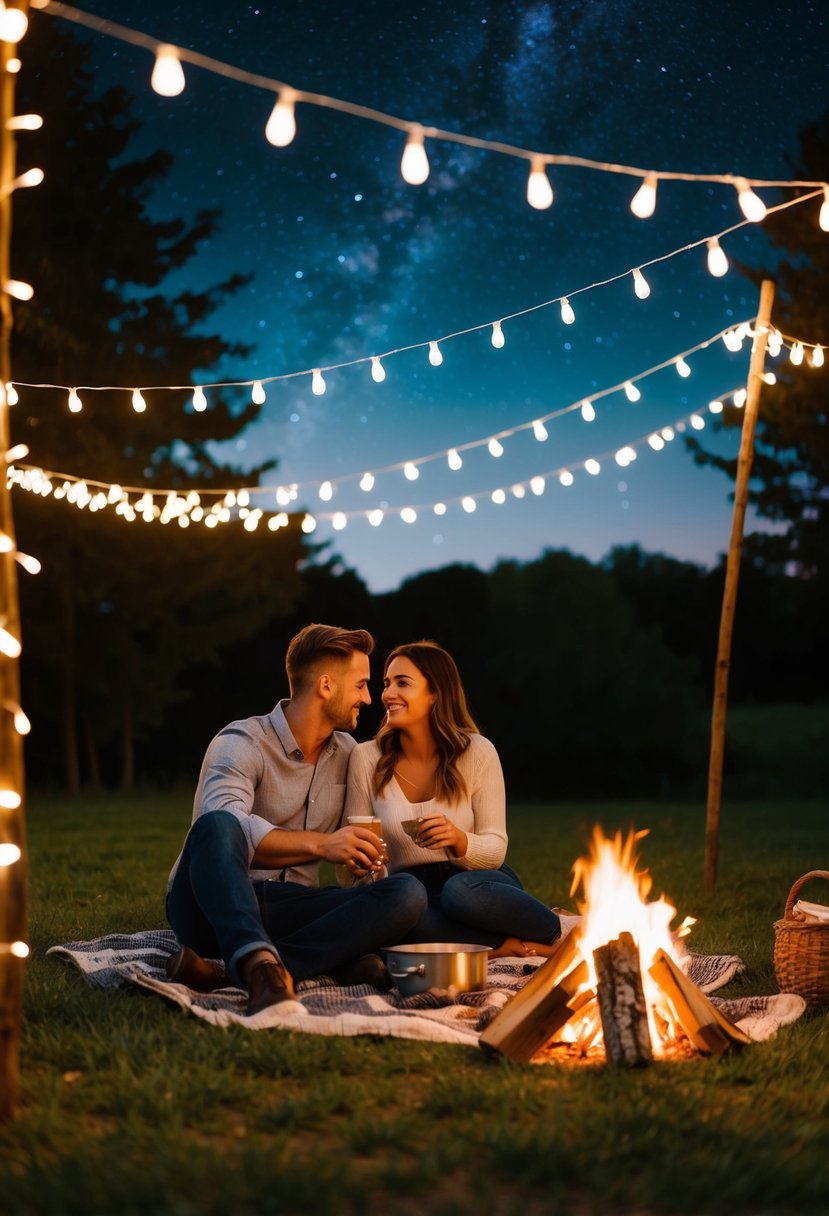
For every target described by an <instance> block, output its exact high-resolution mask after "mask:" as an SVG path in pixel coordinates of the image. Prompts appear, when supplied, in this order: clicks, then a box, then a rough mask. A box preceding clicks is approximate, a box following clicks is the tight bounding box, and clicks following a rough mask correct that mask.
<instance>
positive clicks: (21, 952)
mask: <svg viewBox="0 0 829 1216" xmlns="http://www.w3.org/2000/svg"><path fill="white" fill-rule="evenodd" d="M9 952H10V953H11V954H13V955H14V956H15V958H28V957H29V947H28V946H27V945H26V943H25V942H12V944H11V945H10V946H9Z"/></svg>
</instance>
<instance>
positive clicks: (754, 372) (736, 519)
mask: <svg viewBox="0 0 829 1216" xmlns="http://www.w3.org/2000/svg"><path fill="white" fill-rule="evenodd" d="M773 301H774V283H772V282H770V281H769V280H768V279H765V280H764V281H763V283H762V285H761V287H760V309H759V311H758V313H757V320H756V322H755V325H754V330H755V337H754V345H753V346H752V349H751V364H750V366H749V370H748V383H747V385H746V401H745V412H744V415H743V429H742V434H741V436H740V454H739V456H738V458H737V480H736V485H735V490H734V512H733V515H732V517H731V540H730V542H729V545H728V559H727V562H726V568H725V589H724V591H723V601H722V612H721V614H720V636H719V642H718V644H717V665H716V668H715V670H714V705H713V709H712V712H711V754H710V758H709V762H708V805H707V810H706V816H705V862H704V877H705V886H706V889H707V890H709V891H713V889H714V887H715V886H716V885H717V861H718V857H719V835H720V802H721V800H722V771H723V756H724V753H725V711H726V703H727V700H728V673H729V669H730V666H731V636H732V633H733V629H734V610H735V608H736V606H737V583H738V581H739V578H740V555H741V553H742V548H743V528H744V525H745V515H746V507H747V505H748V482H749V477H750V476H751V464H752V460H753V458H754V432H755V429H756V427H757V412H758V409H759V404H760V385H761V384H762V380H761V377H762V375H763V368H764V366H765V359H766V344H767V338H768V329H769V323H770V321H771V306H772V303H773Z"/></svg>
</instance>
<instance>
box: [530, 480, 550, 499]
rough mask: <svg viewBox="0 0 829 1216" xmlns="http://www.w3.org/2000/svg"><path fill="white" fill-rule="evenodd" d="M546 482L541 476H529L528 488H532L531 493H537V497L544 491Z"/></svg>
mask: <svg viewBox="0 0 829 1216" xmlns="http://www.w3.org/2000/svg"><path fill="white" fill-rule="evenodd" d="M546 484H547V483H546V481H545V480H544V478H543V477H531V478H530V489H531V490H532V492H533V494H535V495H537V496H538V497H541V495H542V494H543V493H544V487H545V486H546Z"/></svg>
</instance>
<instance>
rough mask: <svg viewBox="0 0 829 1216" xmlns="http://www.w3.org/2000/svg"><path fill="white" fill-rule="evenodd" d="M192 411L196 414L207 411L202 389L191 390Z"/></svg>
mask: <svg viewBox="0 0 829 1216" xmlns="http://www.w3.org/2000/svg"><path fill="white" fill-rule="evenodd" d="M193 409H194V410H195V411H196V413H197V414H202V413H204V411H205V410H206V409H207V398H206V397H205V395H204V389H203V388H194V389H193Z"/></svg>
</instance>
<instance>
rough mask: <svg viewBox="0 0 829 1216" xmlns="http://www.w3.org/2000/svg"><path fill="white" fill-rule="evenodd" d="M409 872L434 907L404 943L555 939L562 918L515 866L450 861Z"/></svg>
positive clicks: (478, 943)
mask: <svg viewBox="0 0 829 1216" xmlns="http://www.w3.org/2000/svg"><path fill="white" fill-rule="evenodd" d="M403 874H408V875H410V876H411V877H413V878H417V879H418V880H419V881H420V882H422V883H423V885H424V886H425V888H426V891H427V892H428V896H429V907H428V909H427V910H426V912H425V913H424V915H423V916H422V917H421V919H420V921H418V923H417V924H416V925H415V927H414V929H412V930H411V931H410V932H409V933H408V934H407V936H406V937H405V938H403V939H402V940H403V942H405V943H409V942H466V943H468V944H469V945H474V946H493V947H495V946H500V945H501V942H503V940H504V938H506V937H518V938H521V939H522V940H523V941H527V942H544V943H545V945H546V944H549V943H550V942H554V941H555V940H556V938H557V937H559V935H560V934H561V921H560V920H559V918H558V917H557V916H556V914H555V912H551V911H550V909H549V908H548V907H547V905H546V904H543V903H542V902H541V900H540V899H536V898H535V897H534V896H532V895H529V894H528V893H527V892H526V891H525V890H524V888H523V887H522V886H521V880H520V879H519V877H518V875H517V874H516V873H515V871H514V870H511V869H510V867H509V866H507V865H503V866H501V868H500V870H459V869H458V868H457V866H453V865H452V864H451V862H448V861H437V862H433V863H432V864H431V865H424V866H410V867H409V868H408V869H407V870H401V871H399V872H398V874H396V875H395V877H396V878H399V877H401V876H402V875H403Z"/></svg>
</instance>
